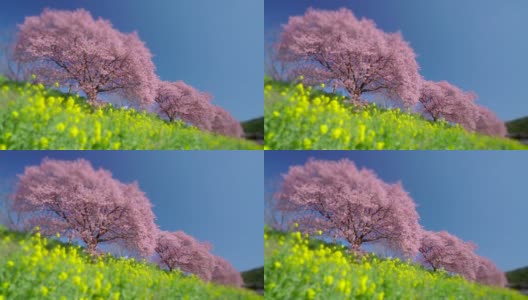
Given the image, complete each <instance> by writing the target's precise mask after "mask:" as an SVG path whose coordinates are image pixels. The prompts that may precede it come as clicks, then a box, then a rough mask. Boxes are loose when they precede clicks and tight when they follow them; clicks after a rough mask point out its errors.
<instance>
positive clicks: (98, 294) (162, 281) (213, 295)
mask: <svg viewBox="0 0 528 300" xmlns="http://www.w3.org/2000/svg"><path fill="white" fill-rule="evenodd" d="M0 257H2V259H1V260H0V299H1V300H4V299H14V300H17V299H20V300H30V299H114V300H117V299H199V300H202V299H262V297H260V296H258V295H257V294H255V293H254V292H252V291H249V290H245V289H236V288H231V287H224V286H219V285H215V284H211V283H204V282H202V281H201V280H199V279H198V278H196V277H194V276H186V275H184V274H181V273H177V272H171V273H169V272H166V271H162V270H160V269H159V268H157V267H156V266H155V265H151V264H146V263H144V262H140V261H135V260H134V259H124V258H114V257H111V256H106V257H103V258H100V259H99V260H98V261H97V262H93V261H92V260H91V259H90V258H88V257H87V256H85V255H84V254H83V253H82V252H81V250H80V248H78V247H74V246H68V245H63V244H61V243H59V242H57V241H52V240H48V239H45V238H41V237H40V235H39V234H38V233H37V234H35V235H25V234H19V233H13V232H10V231H7V230H5V229H4V228H0Z"/></svg>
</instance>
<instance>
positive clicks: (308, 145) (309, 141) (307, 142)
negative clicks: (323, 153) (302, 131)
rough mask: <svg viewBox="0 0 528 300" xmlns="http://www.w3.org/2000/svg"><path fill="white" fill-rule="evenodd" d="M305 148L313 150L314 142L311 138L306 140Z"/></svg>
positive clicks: (304, 142) (304, 141)
mask: <svg viewBox="0 0 528 300" xmlns="http://www.w3.org/2000/svg"><path fill="white" fill-rule="evenodd" d="M303 146H304V149H312V140H310V139H309V138H304V140H303Z"/></svg>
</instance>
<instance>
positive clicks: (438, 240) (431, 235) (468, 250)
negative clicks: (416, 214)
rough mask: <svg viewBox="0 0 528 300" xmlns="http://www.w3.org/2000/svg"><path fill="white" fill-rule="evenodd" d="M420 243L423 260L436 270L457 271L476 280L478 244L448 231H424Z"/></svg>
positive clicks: (469, 278) (467, 277)
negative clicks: (476, 250) (466, 240)
mask: <svg viewBox="0 0 528 300" xmlns="http://www.w3.org/2000/svg"><path fill="white" fill-rule="evenodd" d="M421 236H422V241H421V244H420V248H419V251H420V254H421V257H420V259H421V261H422V263H423V264H424V265H426V266H428V267H431V268H432V269H433V270H434V271H436V270H439V269H441V268H443V269H444V270H446V271H448V272H451V273H457V274H460V275H462V276H464V277H465V278H466V279H468V280H476V278H477V270H478V266H479V261H478V257H477V255H476V254H475V252H474V251H475V249H476V245H475V244H473V243H471V242H465V241H463V240H461V239H459V238H457V237H456V236H454V235H452V234H450V233H448V232H447V231H440V232H433V231H423V232H422V235H421Z"/></svg>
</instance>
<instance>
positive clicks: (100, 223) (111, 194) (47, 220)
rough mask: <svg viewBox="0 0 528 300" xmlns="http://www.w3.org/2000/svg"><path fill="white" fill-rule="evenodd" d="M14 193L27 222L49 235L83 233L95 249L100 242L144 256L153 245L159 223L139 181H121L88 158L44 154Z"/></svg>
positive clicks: (92, 250)
mask: <svg viewBox="0 0 528 300" xmlns="http://www.w3.org/2000/svg"><path fill="white" fill-rule="evenodd" d="M12 197H13V202H14V203H13V207H14V209H15V211H16V212H17V213H18V214H23V215H24V219H25V221H26V224H27V225H29V226H40V228H41V230H42V231H43V233H45V234H48V235H53V234H55V233H60V234H61V235H63V236H70V237H74V238H79V239H81V240H82V241H83V242H84V243H85V244H86V248H87V251H88V252H89V253H91V254H95V252H96V249H97V246H98V245H99V244H101V243H110V244H118V245H120V246H123V247H125V248H126V249H128V250H131V251H135V252H136V253H137V254H140V255H143V256H149V255H151V254H152V253H153V251H154V245H155V234H156V230H157V229H156V225H155V224H154V219H155V218H154V214H153V212H152V208H151V203H150V201H149V199H148V198H147V197H146V196H145V193H143V192H142V191H141V190H140V189H139V186H138V184H137V183H132V184H124V183H121V182H119V181H118V180H116V179H114V178H113V177H112V174H111V173H110V172H109V171H107V170H104V169H97V170H96V169H94V168H93V167H92V165H91V164H90V162H88V161H86V160H83V159H79V160H76V161H60V160H51V159H44V160H43V161H42V163H41V164H40V165H38V166H30V167H27V168H26V169H25V171H24V173H23V174H22V175H19V180H18V182H17V184H16V186H15V190H14V193H13V195H12Z"/></svg>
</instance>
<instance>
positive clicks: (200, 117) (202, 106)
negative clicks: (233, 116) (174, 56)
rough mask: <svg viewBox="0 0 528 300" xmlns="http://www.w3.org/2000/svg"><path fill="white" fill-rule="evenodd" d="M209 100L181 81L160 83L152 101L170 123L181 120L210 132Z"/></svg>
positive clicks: (211, 112)
mask: <svg viewBox="0 0 528 300" xmlns="http://www.w3.org/2000/svg"><path fill="white" fill-rule="evenodd" d="M211 98H212V97H211V96H210V95H209V94H206V93H202V92H200V91H198V90H196V89H195V88H193V87H192V86H190V85H188V84H186V83H185V82H183V81H177V82H167V81H160V82H159V83H158V93H157V96H156V97H155V98H154V101H156V103H157V104H158V109H159V111H160V113H161V114H163V115H165V116H166V117H167V118H169V120H170V121H174V120H175V119H181V120H183V121H185V122H188V123H191V124H193V125H194V126H196V127H198V128H200V129H202V130H211V126H212V122H213V118H214V110H213V106H212V105H211V103H210V101H211Z"/></svg>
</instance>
